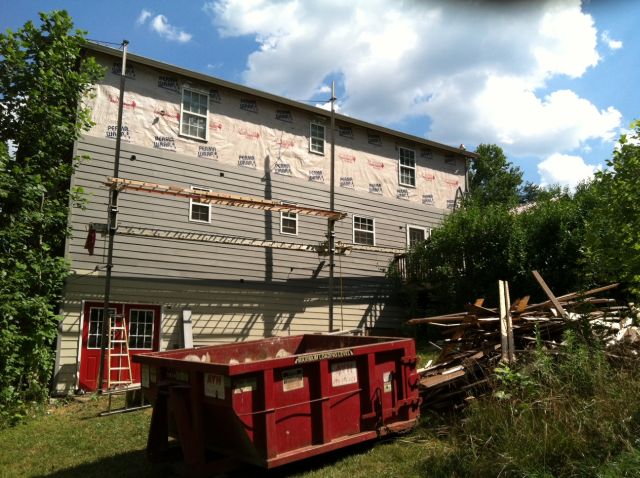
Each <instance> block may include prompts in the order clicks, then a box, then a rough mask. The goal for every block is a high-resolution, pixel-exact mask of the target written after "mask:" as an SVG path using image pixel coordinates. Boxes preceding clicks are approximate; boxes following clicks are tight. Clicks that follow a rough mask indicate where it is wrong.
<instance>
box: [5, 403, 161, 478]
mask: <svg viewBox="0 0 640 478" xmlns="http://www.w3.org/2000/svg"><path fill="white" fill-rule="evenodd" d="M116 406H120V403H119V402H118V400H117V399H114V407H116ZM104 410H106V399H105V398H100V399H99V400H98V399H90V400H89V401H88V402H86V403H79V402H76V401H71V402H69V403H66V404H65V403H62V402H60V403H59V404H57V405H53V406H49V407H47V410H46V412H44V413H39V414H37V415H36V416H34V417H30V418H28V419H27V420H25V421H24V422H23V423H21V424H19V425H17V426H15V427H13V428H8V429H5V430H2V431H0V477H2V478H4V477H12V478H13V477H21V476H54V477H67V476H69V477H70V476H83V477H106V476H123V477H125V476H131V477H133V476H158V475H154V472H155V471H158V470H151V469H149V467H148V466H147V464H146V463H145V457H144V449H145V447H146V437H147V430H148V427H149V422H150V418H151V413H150V410H149V409H146V410H143V411H138V412H134V413H127V414H118V415H111V416H107V417H99V416H98V414H99V413H100V412H101V411H104Z"/></svg>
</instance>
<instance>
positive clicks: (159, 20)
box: [136, 9, 192, 43]
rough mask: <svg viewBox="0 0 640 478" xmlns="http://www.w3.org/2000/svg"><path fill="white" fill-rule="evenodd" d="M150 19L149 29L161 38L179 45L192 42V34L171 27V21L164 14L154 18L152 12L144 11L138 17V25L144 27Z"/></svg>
mask: <svg viewBox="0 0 640 478" xmlns="http://www.w3.org/2000/svg"><path fill="white" fill-rule="evenodd" d="M152 17H153V18H152ZM150 18H151V21H150V22H149V28H151V30H153V31H154V32H156V33H157V34H158V35H160V36H161V37H163V38H165V39H167V40H169V41H176V42H178V43H187V42H189V41H191V38H192V35H191V34H190V33H187V32H186V31H184V30H182V29H180V28H177V27H175V26H173V25H171V24H170V23H169V20H167V17H165V16H164V15H162V14H158V15H156V16H155V17H154V16H153V13H152V12H150V11H149V10H145V9H142V11H141V12H140V15H138V19H137V20H136V24H138V25H144V24H145V23H146V22H147V20H149V19H150Z"/></svg>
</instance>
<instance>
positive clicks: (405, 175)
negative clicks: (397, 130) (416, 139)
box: [398, 148, 416, 188]
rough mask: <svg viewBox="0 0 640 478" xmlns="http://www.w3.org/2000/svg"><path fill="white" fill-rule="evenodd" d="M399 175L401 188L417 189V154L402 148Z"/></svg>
mask: <svg viewBox="0 0 640 478" xmlns="http://www.w3.org/2000/svg"><path fill="white" fill-rule="evenodd" d="M398 174H399V180H400V185H401V186H410V187H412V188H414V187H416V152H415V151H414V150H412V149H407V148H400V152H399V167H398Z"/></svg>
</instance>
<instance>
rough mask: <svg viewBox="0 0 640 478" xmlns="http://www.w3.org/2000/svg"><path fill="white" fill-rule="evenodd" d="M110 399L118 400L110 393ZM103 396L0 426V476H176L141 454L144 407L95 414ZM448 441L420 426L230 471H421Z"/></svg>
mask: <svg viewBox="0 0 640 478" xmlns="http://www.w3.org/2000/svg"><path fill="white" fill-rule="evenodd" d="M114 406H119V403H117V402H116V400H115V399H114ZM104 410H106V399H105V398H102V397H101V398H91V399H89V400H88V401H86V402H83V403H80V402H76V401H74V400H72V401H70V402H69V403H66V404H65V403H60V404H58V405H52V406H49V407H48V410H47V411H46V413H44V414H38V415H36V416H34V417H31V418H29V419H27V420H26V421H25V422H24V423H22V424H20V425H18V426H16V427H14V428H9V429H5V430H1V431H0V477H2V478H5V477H7V478H8V477H11V478H13V477H22V476H50V477H60V478H62V477H76V476H77V477H83V478H91V477H123V478H126V477H132V478H133V477H145V476H149V477H151V476H154V477H155V476H178V472H177V471H176V469H175V468H176V467H175V462H176V461H177V460H178V459H179V455H178V456H176V460H174V461H173V462H171V463H168V464H159V465H158V464H154V465H151V464H149V463H148V462H147V461H146V458H145V453H144V451H145V447H146V440H147V432H148V427H149V422H150V419H151V411H150V409H146V410H142V411H136V412H131V413H125V414H116V415H111V416H106V417H99V416H98V414H99V413H100V412H101V411H104ZM443 453H444V454H446V453H447V445H446V443H445V442H441V441H440V440H438V439H437V438H434V437H431V438H430V437H428V436H427V435H425V431H424V430H422V429H420V428H419V429H418V430H416V431H414V432H412V433H411V434H408V435H403V436H400V437H398V438H396V439H393V440H385V441H378V442H374V443H369V444H362V445H357V446H354V447H351V448H348V449H347V450H341V451H339V452H336V453H331V454H328V455H323V456H320V457H316V458H312V459H310V460H305V461H303V462H302V463H296V464H293V465H288V466H285V467H282V468H280V469H276V470H272V471H269V472H267V471H263V470H259V469H255V468H250V469H245V470H242V471H239V472H238V473H236V474H235V475H230V476H262V477H265V478H272V477H273V478H275V477H285V476H288V477H299V478H321V477H322V478H325V477H326V478H329V477H332V478H333V477H371V476H373V475H375V476H376V477H397V476H403V477H413V476H415V477H418V476H425V472H424V468H423V466H424V462H425V460H426V461H431V460H432V459H434V458H436V457H437V456H440V455H441V454H443Z"/></svg>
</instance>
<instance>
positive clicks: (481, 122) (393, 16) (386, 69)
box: [204, 0, 621, 157]
mask: <svg viewBox="0 0 640 478" xmlns="http://www.w3.org/2000/svg"><path fill="white" fill-rule="evenodd" d="M204 10H205V12H206V13H207V14H208V15H209V16H210V17H211V18H212V21H213V22H214V24H215V25H216V27H217V29H218V33H219V34H220V35H221V36H223V37H238V36H250V37H253V38H255V40H256V41H257V43H258V45H259V46H258V48H257V49H256V50H255V51H254V52H252V53H251V54H250V55H249V57H248V60H247V68H246V70H245V71H244V81H245V82H246V83H247V84H249V85H251V86H254V87H257V88H260V89H264V90H267V91H271V92H275V93H278V94H282V95H285V96H288V97H291V98H309V97H311V96H312V95H313V94H314V93H316V92H317V91H318V90H319V89H320V88H321V87H322V85H323V84H324V81H325V80H326V78H327V76H329V75H337V76H338V77H339V78H340V79H341V81H342V84H341V87H342V88H341V91H344V92H345V93H344V95H343V98H340V104H341V109H342V112H344V113H346V114H349V115H352V116H355V117H358V118H362V119H365V120H368V121H373V122H380V123H383V124H391V123H394V122H399V121H404V120H407V119H411V118H414V119H415V118H417V119H420V118H423V119H424V124H425V133H426V134H427V135H428V136H429V137H430V138H431V139H435V140H439V141H444V142H447V143H450V144H459V143H460V142H465V143H468V144H469V143H470V144H478V143H480V142H485V143H489V142H495V143H499V144H503V145H504V146H506V147H507V149H508V151H509V153H510V154H515V155H525V154H530V155H540V156H543V157H545V156H548V155H550V154H552V153H554V152H557V151H568V150H571V149H573V148H576V147H582V146H584V145H585V144H586V142H587V141H590V140H593V139H602V140H611V139H612V138H613V137H614V135H615V131H616V129H617V128H618V127H619V124H620V118H621V114H620V112H619V111H617V110H616V109H615V108H613V107H605V108H599V107H596V106H595V105H594V104H592V103H591V102H590V101H589V100H588V99H585V98H582V97H580V96H579V95H577V94H576V93H574V92H573V91H571V90H558V91H548V90H547V89H546V85H547V82H548V80H549V79H551V78H553V77H557V76H565V77H569V78H577V77H580V76H582V75H583V74H584V73H585V72H586V71H587V70H588V69H589V68H592V67H594V66H596V65H597V64H598V62H599V61H600V56H599V55H598V52H597V48H596V47H597V43H598V31H597V29H596V27H595V25H594V21H593V18H592V17H591V16H590V15H589V14H586V13H584V12H582V10H581V3H580V1H579V0H547V1H541V2H503V3H499V2H482V1H480V2H465V3H464V5H462V4H461V3H460V2H450V1H445V0H431V1H419V2H418V1H408V0H407V1H397V2H389V1H387V0H352V1H350V2H343V1H342V0H326V1H324V2H300V1H297V0H278V1H269V0H214V1H210V2H209V3H207V4H205V7H204ZM383 13H384V15H383ZM427 117H428V118H429V120H430V122H429V121H428V120H427ZM427 124H430V125H431V130H430V131H428V132H427V131H426V129H427V127H426V125H427Z"/></svg>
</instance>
